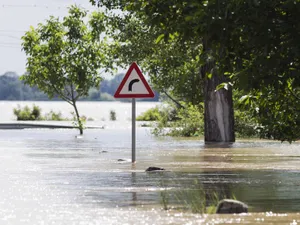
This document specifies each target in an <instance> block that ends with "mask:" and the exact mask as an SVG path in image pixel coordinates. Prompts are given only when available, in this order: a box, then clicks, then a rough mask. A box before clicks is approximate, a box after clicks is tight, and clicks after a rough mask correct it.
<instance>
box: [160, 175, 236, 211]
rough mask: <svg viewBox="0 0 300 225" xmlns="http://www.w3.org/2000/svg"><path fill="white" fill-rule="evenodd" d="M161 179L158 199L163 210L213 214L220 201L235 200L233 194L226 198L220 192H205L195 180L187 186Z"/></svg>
mask: <svg viewBox="0 0 300 225" xmlns="http://www.w3.org/2000/svg"><path fill="white" fill-rule="evenodd" d="M163 179H165V178H164V177H162V178H161V181H160V186H161V187H162V189H163V190H162V191H161V192H160V197H161V203H162V205H163V209H164V210H169V209H171V208H174V209H176V210H181V211H188V212H192V213H201V214H203V213H206V214H213V213H215V212H216V208H217V206H218V203H219V200H220V199H224V198H232V199H235V197H234V195H233V194H231V195H230V196H228V195H226V194H225V193H223V192H222V191H220V190H218V191H215V190H213V189H210V190H207V189H206V190H205V189H204V187H203V185H202V184H201V182H200V181H199V180H197V179H196V180H193V183H188V184H185V183H180V182H178V181H176V180H177V179H176V178H175V179H172V181H171V182H169V183H168V182H167V181H164V180H163Z"/></svg>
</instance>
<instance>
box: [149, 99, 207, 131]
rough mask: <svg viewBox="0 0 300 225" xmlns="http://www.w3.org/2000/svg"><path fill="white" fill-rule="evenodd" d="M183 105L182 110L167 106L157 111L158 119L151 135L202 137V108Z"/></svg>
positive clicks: (200, 106)
mask: <svg viewBox="0 0 300 225" xmlns="http://www.w3.org/2000/svg"><path fill="white" fill-rule="evenodd" d="M183 105H184V107H183V108H177V107H176V106H174V105H169V106H168V107H163V108H161V109H159V110H158V112H159V117H158V120H156V123H155V125H154V129H153V130H152V133H153V134H154V135H156V136H158V135H169V136H182V137H192V136H200V135H203V130H204V129H203V127H204V119H203V106H202V105H198V106H195V105H191V104H183ZM166 128H167V129H166Z"/></svg>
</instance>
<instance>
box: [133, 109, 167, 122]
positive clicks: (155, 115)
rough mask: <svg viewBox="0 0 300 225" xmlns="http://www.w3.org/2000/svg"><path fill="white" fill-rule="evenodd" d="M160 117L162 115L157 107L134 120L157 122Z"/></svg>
mask: <svg viewBox="0 0 300 225" xmlns="http://www.w3.org/2000/svg"><path fill="white" fill-rule="evenodd" d="M161 116H162V115H161V112H160V111H159V107H158V106H156V107H154V108H151V109H149V110H147V111H146V112H144V113H142V114H141V115H139V116H138V117H137V118H136V120H137V121H158V120H159V119H160V117H161Z"/></svg>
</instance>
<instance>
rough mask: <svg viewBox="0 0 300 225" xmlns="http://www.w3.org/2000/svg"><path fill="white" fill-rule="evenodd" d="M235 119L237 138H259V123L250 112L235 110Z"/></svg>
mask: <svg viewBox="0 0 300 225" xmlns="http://www.w3.org/2000/svg"><path fill="white" fill-rule="evenodd" d="M234 119H235V120H234V123H235V124H234V125H235V132H236V136H237V137H240V138H255V137H259V129H258V122H257V120H256V119H255V118H254V117H253V116H252V114H251V113H250V112H249V111H243V110H235V111H234Z"/></svg>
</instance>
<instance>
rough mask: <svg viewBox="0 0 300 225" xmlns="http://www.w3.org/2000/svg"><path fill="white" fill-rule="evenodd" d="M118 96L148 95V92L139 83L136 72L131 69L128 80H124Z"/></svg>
mask: <svg viewBox="0 0 300 225" xmlns="http://www.w3.org/2000/svg"><path fill="white" fill-rule="evenodd" d="M120 94H121V95H126V94H149V91H148V90H147V88H146V87H145V85H144V83H143V82H142V81H141V78H140V77H139V75H138V73H137V72H136V70H135V69H133V70H132V71H131V74H130V76H129V78H128V79H127V80H126V82H125V84H124V86H123V88H122V89H121V91H120Z"/></svg>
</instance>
